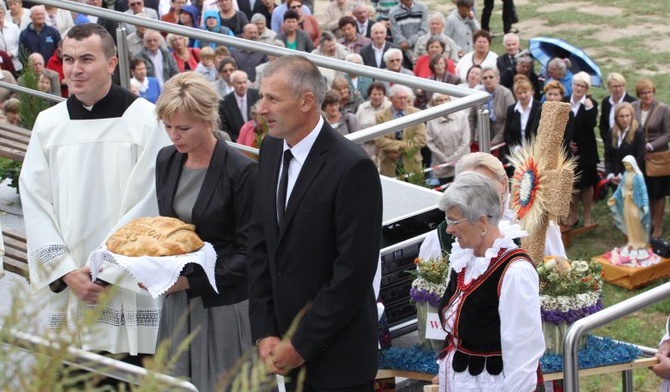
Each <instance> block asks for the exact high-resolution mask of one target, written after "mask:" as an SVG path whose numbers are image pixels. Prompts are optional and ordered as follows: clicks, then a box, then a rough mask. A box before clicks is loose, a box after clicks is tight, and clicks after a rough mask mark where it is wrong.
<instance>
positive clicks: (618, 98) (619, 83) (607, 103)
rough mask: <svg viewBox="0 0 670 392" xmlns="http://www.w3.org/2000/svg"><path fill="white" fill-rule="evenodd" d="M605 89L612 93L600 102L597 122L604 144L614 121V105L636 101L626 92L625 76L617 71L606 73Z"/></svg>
mask: <svg viewBox="0 0 670 392" xmlns="http://www.w3.org/2000/svg"><path fill="white" fill-rule="evenodd" d="M607 89H608V90H609V92H610V93H611V94H612V95H608V96H606V97H605V98H603V100H602V102H601V103H600V123H599V124H598V127H599V128H600V138H601V139H602V140H603V143H604V144H605V145H607V143H608V139H607V137H608V136H609V135H610V129H612V127H614V123H615V121H616V120H615V117H614V114H613V113H614V112H613V109H614V107H615V106H616V105H617V104H619V103H622V102H630V103H633V102H635V101H637V98H635V97H633V96H632V95H630V94H628V93H627V92H626V78H624V77H623V75H621V74H620V73H618V72H612V73H611V74H609V75H607ZM622 158H623V156H622Z"/></svg>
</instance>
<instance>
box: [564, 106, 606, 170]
mask: <svg viewBox="0 0 670 392" xmlns="http://www.w3.org/2000/svg"><path fill="white" fill-rule="evenodd" d="M588 98H591V96H590V95H589V96H588ZM591 101H592V102H593V107H592V108H591V110H586V108H585V107H584V105H579V110H578V111H577V115H576V116H575V122H574V124H575V126H574V128H573V133H572V141H573V142H575V143H576V144H577V149H578V151H577V152H576V153H575V154H574V155H575V156H576V157H578V158H579V159H578V160H577V168H578V169H579V168H584V167H588V166H595V165H597V164H598V162H600V157H599V156H598V145H597V144H596V133H595V127H596V121H597V120H598V102H596V101H595V100H594V99H593V98H591ZM565 102H570V97H566V98H565Z"/></svg>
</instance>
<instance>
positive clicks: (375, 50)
mask: <svg viewBox="0 0 670 392" xmlns="http://www.w3.org/2000/svg"><path fill="white" fill-rule="evenodd" d="M370 34H371V38H372V43H370V44H369V45H365V46H364V47H362V48H361V51H360V55H361V57H363V64H365V65H368V66H370V67H375V68H382V69H384V68H386V63H385V62H384V53H386V51H387V50H389V49H391V48H399V47H398V46H397V45H395V44H392V43H390V42H388V41H387V40H386V35H387V30H386V25H385V24H384V23H382V22H377V23H375V24H373V25H372V30H371V33H370ZM402 66H403V67H405V68H407V69H412V62H411V61H410V60H409V59H408V58H407V57H406V56H403V63H402Z"/></svg>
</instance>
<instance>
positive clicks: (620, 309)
mask: <svg viewBox="0 0 670 392" xmlns="http://www.w3.org/2000/svg"><path fill="white" fill-rule="evenodd" d="M669 296H670V282H669V283H665V284H663V285H661V286H658V287H654V288H653V289H650V290H648V291H646V292H644V293H642V294H638V295H636V296H635V297H632V298H629V299H627V300H625V301H623V302H619V303H618V304H615V305H612V306H610V307H609V308H606V309H603V310H601V311H599V312H597V313H594V314H592V315H590V316H587V317H584V318H583V319H581V320H577V321H575V322H574V323H573V324H572V325H571V326H570V328H569V329H568V332H567V333H566V334H565V338H564V340H563V387H564V391H565V392H577V391H579V368H578V367H579V362H578V359H577V353H578V349H579V340H580V338H581V337H582V336H583V335H584V334H585V333H587V332H590V331H592V330H594V329H596V328H598V327H601V326H603V325H605V324H608V323H610V322H612V321H614V320H616V319H619V318H621V317H623V316H627V315H629V314H631V313H634V312H637V311H639V310H640V309H642V308H645V307H647V306H649V305H652V304H654V303H656V302H659V301H662V300H665V299H668V297H669ZM659 338H660V336H659ZM625 377H627V376H625ZM630 386H631V388H632V378H631V379H630ZM631 390H632V389H631Z"/></svg>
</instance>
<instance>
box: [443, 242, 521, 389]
mask: <svg viewBox="0 0 670 392" xmlns="http://www.w3.org/2000/svg"><path fill="white" fill-rule="evenodd" d="M518 258H523V259H525V260H527V261H529V260H530V257H529V256H528V255H527V254H526V253H524V251H523V250H521V249H513V250H509V251H508V250H506V249H501V250H500V252H499V253H498V256H497V257H496V258H493V259H491V262H490V264H489V267H488V269H487V270H486V272H485V273H484V274H482V275H481V276H479V277H478V278H476V279H473V280H472V281H471V282H470V283H469V284H464V283H463V276H461V277H460V278H459V276H460V275H464V274H465V270H463V271H461V273H460V274H457V273H456V272H455V271H451V275H450V277H449V283H448V285H447V289H446V291H445V293H444V296H443V297H442V300H441V301H440V306H439V309H440V312H439V315H440V319H441V321H442V324H443V325H444V322H445V316H444V314H445V311H446V310H447V309H449V308H450V307H451V306H452V303H453V302H454V300H455V299H456V298H458V296H459V295H460V293H461V292H463V299H462V301H461V303H460V305H459V306H458V308H457V309H456V319H455V321H454V330H453V331H452V332H451V334H453V336H450V335H448V336H447V339H446V341H445V347H446V348H445V350H443V353H444V354H443V355H446V353H447V351H448V350H450V349H455V350H456V352H455V353H454V359H453V363H452V367H453V369H454V371H456V372H458V373H460V372H463V371H465V370H468V371H469V373H470V374H471V375H473V376H477V375H479V374H480V373H481V372H482V371H483V370H484V368H486V371H487V373H489V374H492V375H497V374H500V373H501V372H502V369H503V361H502V352H501V343H500V315H499V314H498V305H499V302H500V289H501V286H502V278H503V276H504V275H505V271H507V267H508V266H509V264H510V263H511V262H512V261H514V260H515V259H518ZM454 337H455V338H457V340H458V345H457V346H454V347H452V342H453V338H454Z"/></svg>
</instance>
